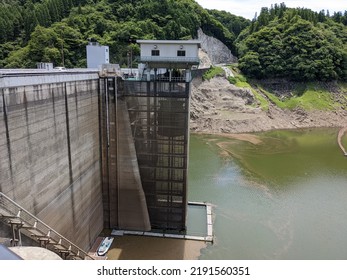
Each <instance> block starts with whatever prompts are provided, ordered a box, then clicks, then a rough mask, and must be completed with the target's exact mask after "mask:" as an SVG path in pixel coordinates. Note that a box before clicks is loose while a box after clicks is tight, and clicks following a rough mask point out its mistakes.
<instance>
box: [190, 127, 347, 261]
mask: <svg viewBox="0 0 347 280" xmlns="http://www.w3.org/2000/svg"><path fill="white" fill-rule="evenodd" d="M337 133H338V129H307V130H292V131H270V132H264V133H258V134H246V135H242V134H240V135H234V136H230V137H229V136H228V137H226V136H215V135H197V134H193V135H191V138H190V161H189V188H188V190H189V195H188V197H189V200H190V201H207V202H210V203H212V204H213V205H214V207H213V212H214V216H213V220H214V235H215V239H214V243H213V244H209V245H207V246H206V248H204V249H202V250H201V255H200V257H199V258H200V259H254V260H257V259H346V258H347V238H346V236H347V158H346V157H344V156H343V154H342V153H341V150H340V149H339V147H338V145H337V141H336V137H337ZM343 141H344V145H345V146H346V144H347V142H346V139H343Z"/></svg>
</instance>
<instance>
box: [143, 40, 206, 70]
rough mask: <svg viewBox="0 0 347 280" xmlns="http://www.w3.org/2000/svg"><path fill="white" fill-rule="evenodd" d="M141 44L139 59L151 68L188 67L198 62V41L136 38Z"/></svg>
mask: <svg viewBox="0 0 347 280" xmlns="http://www.w3.org/2000/svg"><path fill="white" fill-rule="evenodd" d="M137 42H138V43H139V44H140V46H141V57H140V60H141V62H143V63H147V64H148V65H149V66H150V67H151V68H161V67H163V66H164V67H165V68H170V66H171V67H172V68H176V69H190V68H191V67H192V66H193V65H198V64H199V48H200V41H197V40H137Z"/></svg>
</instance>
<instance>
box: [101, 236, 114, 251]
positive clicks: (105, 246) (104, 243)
mask: <svg viewBox="0 0 347 280" xmlns="http://www.w3.org/2000/svg"><path fill="white" fill-rule="evenodd" d="M113 239H114V238H113V237H105V238H104V239H103V240H102V242H101V244H100V246H99V248H98V251H97V253H98V256H104V255H105V254H106V253H107V251H108V249H110V247H111V245H112V242H113Z"/></svg>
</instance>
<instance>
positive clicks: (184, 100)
mask: <svg viewBox="0 0 347 280" xmlns="http://www.w3.org/2000/svg"><path fill="white" fill-rule="evenodd" d="M123 83H124V85H123V86H124V87H123V92H122V95H123V96H125V98H126V101H127V107H128V112H129V117H130V123H131V129H132V134H133V138H134V141H135V147H136V154H137V159H138V164H139V168H140V174H141V181H142V185H143V189H144V192H145V195H146V200H147V206H148V211H149V216H150V220H151V226H152V228H153V229H165V230H176V231H177V230H178V231H182V230H185V228H186V211H187V195H186V192H187V154H188V135H189V134H188V130H189V83H179V82H162V81H160V82H159V81H150V82H145V81H123Z"/></svg>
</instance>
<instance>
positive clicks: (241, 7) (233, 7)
mask: <svg viewBox="0 0 347 280" xmlns="http://www.w3.org/2000/svg"><path fill="white" fill-rule="evenodd" d="M195 1H196V2H198V3H199V4H200V5H201V6H202V7H203V8H206V9H216V10H224V11H227V12H230V13H231V14H233V15H237V16H242V17H245V18H248V19H253V18H254V15H255V13H256V12H257V13H258V15H259V12H260V9H261V8H262V7H269V8H270V7H271V4H276V3H277V4H280V3H282V2H284V3H285V4H286V6H287V7H289V8H298V7H299V8H309V9H311V10H313V11H317V12H319V11H321V10H329V12H330V14H331V15H332V14H333V13H334V12H338V11H341V12H344V11H345V10H347V0H329V1H326V0H305V1H302V0H301V1H300V0H287V1H284V0H279V1H277V2H276V1H274V0H195Z"/></svg>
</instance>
